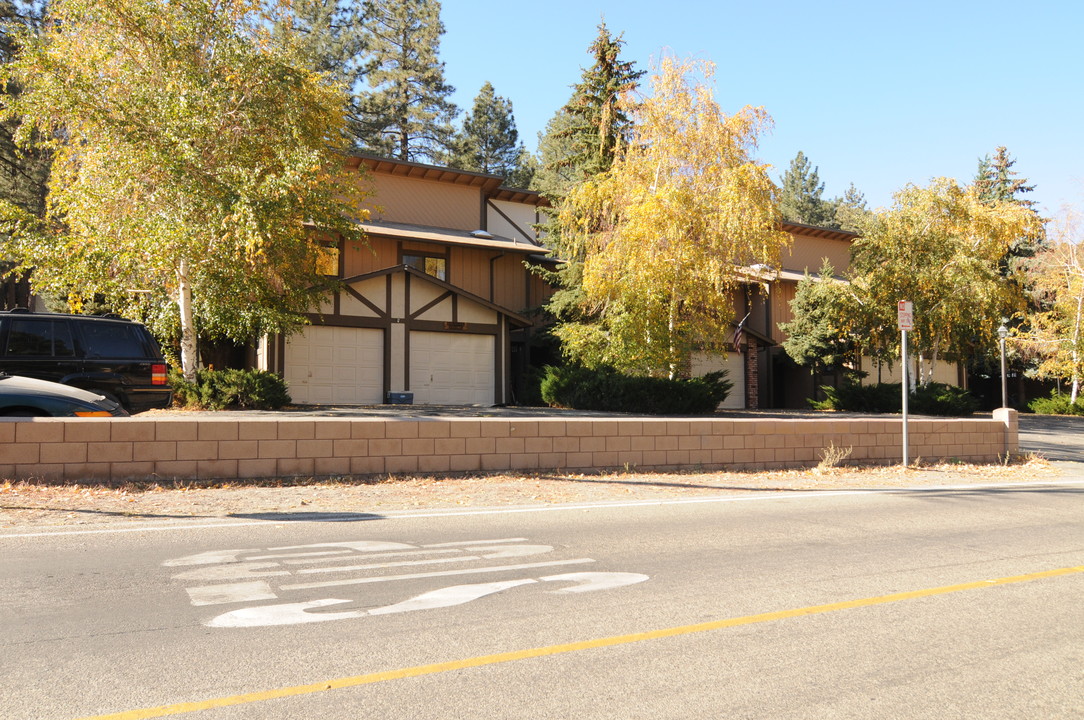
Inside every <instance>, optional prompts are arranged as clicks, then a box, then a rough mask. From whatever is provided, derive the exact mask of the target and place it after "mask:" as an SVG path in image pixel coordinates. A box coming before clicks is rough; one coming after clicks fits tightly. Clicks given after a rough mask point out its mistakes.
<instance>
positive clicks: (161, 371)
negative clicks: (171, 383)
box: [151, 365, 166, 385]
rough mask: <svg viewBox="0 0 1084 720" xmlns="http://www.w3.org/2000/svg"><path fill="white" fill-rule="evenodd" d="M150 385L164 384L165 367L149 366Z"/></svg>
mask: <svg viewBox="0 0 1084 720" xmlns="http://www.w3.org/2000/svg"><path fill="white" fill-rule="evenodd" d="M151 384H152V385H165V384H166V366H165V365H151Z"/></svg>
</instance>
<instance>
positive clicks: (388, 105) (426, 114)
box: [355, 0, 459, 162]
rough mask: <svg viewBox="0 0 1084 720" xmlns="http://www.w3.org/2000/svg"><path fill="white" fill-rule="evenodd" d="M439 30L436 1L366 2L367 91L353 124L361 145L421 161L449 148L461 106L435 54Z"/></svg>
mask: <svg viewBox="0 0 1084 720" xmlns="http://www.w3.org/2000/svg"><path fill="white" fill-rule="evenodd" d="M443 34H444V24H443V23H442V22H441V21H440V3H439V2H437V1H436V0H369V1H368V2H367V3H366V5H365V43H366V49H365V52H366V56H367V58H368V61H367V62H366V64H365V66H364V74H365V78H366V80H367V81H368V86H369V89H370V92H369V94H368V95H367V96H366V97H365V98H364V100H363V101H362V103H361V107H360V114H359V117H358V119H357V124H356V126H355V127H356V132H357V134H358V138H359V144H360V145H361V147H362V149H364V150H367V151H369V152H373V153H376V154H378V155H384V156H386V157H394V158H398V159H399V160H413V161H419V162H439V161H440V160H441V159H442V158H444V157H446V155H447V153H449V152H450V151H451V149H452V140H453V138H454V135H455V130H454V128H453V127H452V121H453V120H454V119H455V116H456V115H457V114H458V113H459V110H458V109H456V107H455V105H454V104H453V103H452V101H451V100H450V99H449V98H450V97H451V94H452V93H453V92H455V88H453V87H452V86H451V85H449V84H447V83H446V82H445V81H444V63H442V62H440V60H438V58H437V54H438V51H439V48H440V36H441V35H443Z"/></svg>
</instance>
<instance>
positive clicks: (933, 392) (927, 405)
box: [909, 383, 979, 417]
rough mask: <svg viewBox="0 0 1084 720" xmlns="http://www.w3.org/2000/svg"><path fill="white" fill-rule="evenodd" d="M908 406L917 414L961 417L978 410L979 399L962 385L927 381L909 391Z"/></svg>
mask: <svg viewBox="0 0 1084 720" xmlns="http://www.w3.org/2000/svg"><path fill="white" fill-rule="evenodd" d="M909 408H910V410H911V412H914V413H917V414H919V415H943V416H951V417H963V416H966V415H970V414H972V413H973V412H975V411H976V410H978V409H979V401H978V399H977V398H976V397H975V396H974V395H972V394H971V392H970V391H969V390H965V389H964V388H962V387H958V386H956V385H946V384H945V383H929V384H927V385H922V386H920V387H919V388H918V389H917V390H915V392H913V393H911V402H910V403H909Z"/></svg>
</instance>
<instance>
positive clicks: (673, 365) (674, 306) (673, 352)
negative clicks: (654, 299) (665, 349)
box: [667, 297, 678, 380]
mask: <svg viewBox="0 0 1084 720" xmlns="http://www.w3.org/2000/svg"><path fill="white" fill-rule="evenodd" d="M677 312H678V301H677V298H676V297H674V298H671V299H670V317H669V319H668V321H667V329H668V330H669V331H670V337H668V338H667V340H668V341H669V342H670V379H671V380H673V379H674V378H676V377H677V374H678V363H677V343H676V341H675V340H674V333H675V332H676V331H677Z"/></svg>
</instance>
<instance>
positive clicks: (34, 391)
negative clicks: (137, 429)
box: [0, 373, 128, 417]
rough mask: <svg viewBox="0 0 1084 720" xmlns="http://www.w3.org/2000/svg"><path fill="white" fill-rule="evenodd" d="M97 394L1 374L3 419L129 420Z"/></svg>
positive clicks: (0, 401) (123, 410)
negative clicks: (90, 418)
mask: <svg viewBox="0 0 1084 720" xmlns="http://www.w3.org/2000/svg"><path fill="white" fill-rule="evenodd" d="M127 416H128V412H127V411H126V410H125V409H124V408H122V407H121V406H120V405H118V404H117V403H115V402H113V401H112V400H107V399H106V398H105V397H103V396H101V395H98V394H96V393H92V392H87V391H86V390H80V389H79V388H74V387H70V386H68V385H61V384H60V383H54V382H49V381H47V380H37V379H35V378H28V377H21V376H19V375H7V374H4V373H0V417H127Z"/></svg>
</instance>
